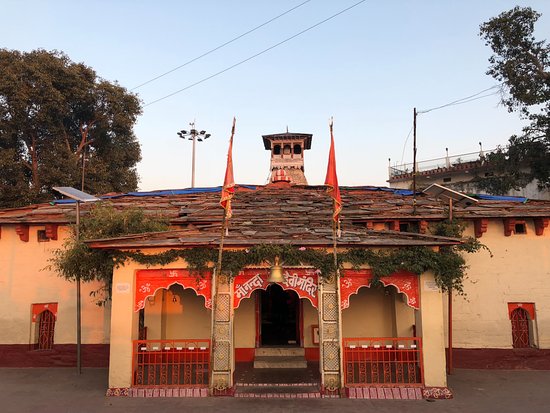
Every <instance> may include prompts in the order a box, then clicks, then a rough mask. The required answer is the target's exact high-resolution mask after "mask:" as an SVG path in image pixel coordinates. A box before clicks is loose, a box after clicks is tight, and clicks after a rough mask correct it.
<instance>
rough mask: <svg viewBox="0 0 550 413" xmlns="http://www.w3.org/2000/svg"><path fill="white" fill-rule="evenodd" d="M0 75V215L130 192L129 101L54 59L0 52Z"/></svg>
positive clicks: (133, 104) (132, 111) (132, 117)
mask: <svg viewBox="0 0 550 413" xmlns="http://www.w3.org/2000/svg"><path fill="white" fill-rule="evenodd" d="M0 73H2V76H0V207H9V206H19V205H24V204H27V203H30V202H41V201H44V200H47V199H51V197H52V193H51V187H52V186H75V187H79V188H80V187H81V186H82V182H85V185H84V188H85V190H86V191H88V192H92V193H106V192H111V191H114V192H128V191H132V190H135V189H136V187H137V183H138V175H137V172H136V169H135V166H136V164H137V162H139V160H140V159H141V152H140V147H139V143H138V142H137V140H136V137H135V135H134V133H133V126H134V124H135V122H136V120H137V116H138V115H139V114H140V113H141V104H140V101H139V99H138V98H137V96H136V95H134V94H132V93H129V92H128V91H127V90H126V89H124V88H123V87H121V86H120V85H118V84H117V83H111V82H108V81H106V80H104V79H101V78H99V77H98V76H97V74H96V73H95V71H94V70H93V69H91V68H90V67H88V66H86V65H84V64H82V63H74V62H72V61H71V60H70V59H69V58H68V57H67V56H66V55H65V54H63V53H61V52H57V51H53V52H48V51H45V50H35V51H32V52H28V53H24V52H18V51H14V50H7V49H0ZM83 160H84V161H85V163H84V166H85V167H84V168H83V167H82V165H83ZM83 171H84V179H83Z"/></svg>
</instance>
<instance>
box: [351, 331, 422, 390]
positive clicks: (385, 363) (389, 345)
mask: <svg viewBox="0 0 550 413" xmlns="http://www.w3.org/2000/svg"><path fill="white" fill-rule="evenodd" d="M343 345H344V377H345V383H346V386H365V385H369V386H370V385H407V386H409V385H421V384H422V383H423V382H424V376H423V371H422V340H421V339H420V338H419V337H397V338H392V337H383V338H365V337H361V338H345V339H344V343H343Z"/></svg>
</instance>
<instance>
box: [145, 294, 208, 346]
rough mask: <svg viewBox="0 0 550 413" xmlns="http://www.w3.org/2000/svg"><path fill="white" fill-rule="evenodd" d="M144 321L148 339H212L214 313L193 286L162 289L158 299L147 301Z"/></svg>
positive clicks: (157, 295)
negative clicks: (211, 329)
mask: <svg viewBox="0 0 550 413" xmlns="http://www.w3.org/2000/svg"><path fill="white" fill-rule="evenodd" d="M174 296H175V297H176V302H174V301H173V298H174ZM144 321H145V327H147V339H148V340H172V339H188V338H194V339H203V340H204V339H210V333H211V331H210V323H211V312H210V310H209V309H207V308H206V307H205V306H204V298H203V297H198V296H197V294H196V293H195V291H193V290H192V289H190V288H187V289H184V288H183V287H181V286H179V285H174V286H172V287H170V290H162V289H161V290H158V291H157V292H156V294H155V298H154V300H152V301H150V300H146V301H145V314H144Z"/></svg>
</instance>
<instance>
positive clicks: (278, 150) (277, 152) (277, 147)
mask: <svg viewBox="0 0 550 413" xmlns="http://www.w3.org/2000/svg"><path fill="white" fill-rule="evenodd" d="M280 154H281V145H275V146H274V147H273V155H280Z"/></svg>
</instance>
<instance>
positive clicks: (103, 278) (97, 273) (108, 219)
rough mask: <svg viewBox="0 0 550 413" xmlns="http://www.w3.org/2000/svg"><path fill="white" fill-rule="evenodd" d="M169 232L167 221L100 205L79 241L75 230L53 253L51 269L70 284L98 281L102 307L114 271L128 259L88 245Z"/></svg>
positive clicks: (82, 224) (81, 229) (82, 227)
mask: <svg viewBox="0 0 550 413" xmlns="http://www.w3.org/2000/svg"><path fill="white" fill-rule="evenodd" d="M73 229H74V228H73ZM167 229H168V221H167V219H164V218H162V217H158V216H147V215H146V214H145V212H144V211H143V210H141V209H136V208H131V209H126V210H122V211H119V210H116V209H115V208H113V207H112V206H110V205H108V204H104V203H98V204H96V205H93V206H91V207H90V211H89V213H88V214H86V215H84V216H83V217H82V219H81V221H80V227H79V234H80V236H79V241H78V242H77V241H76V237H75V232H74V230H73V233H72V236H71V237H69V238H67V240H66V241H65V243H64V244H63V247H62V248H59V249H56V250H54V251H53V256H52V258H51V259H50V265H49V266H48V269H50V270H54V271H56V272H57V273H58V274H59V275H60V276H61V277H63V278H65V279H67V280H69V281H75V280H77V279H78V278H80V279H81V280H82V281H84V282H89V281H99V282H100V283H101V284H102V287H101V288H100V289H99V290H97V291H94V292H93V293H92V294H93V295H94V296H96V298H97V303H98V304H99V305H101V304H103V303H104V302H105V301H106V300H108V299H109V298H110V296H111V285H112V278H113V269H114V268H115V267H116V266H118V265H122V264H123V263H124V260H125V258H124V255H123V254H118V253H117V252H116V251H110V250H99V249H97V250H94V249H91V248H89V247H88V245H87V244H86V241H87V240H91V239H102V238H114V237H118V236H122V235H128V234H141V233H145V232H156V231H166V230H167Z"/></svg>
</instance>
